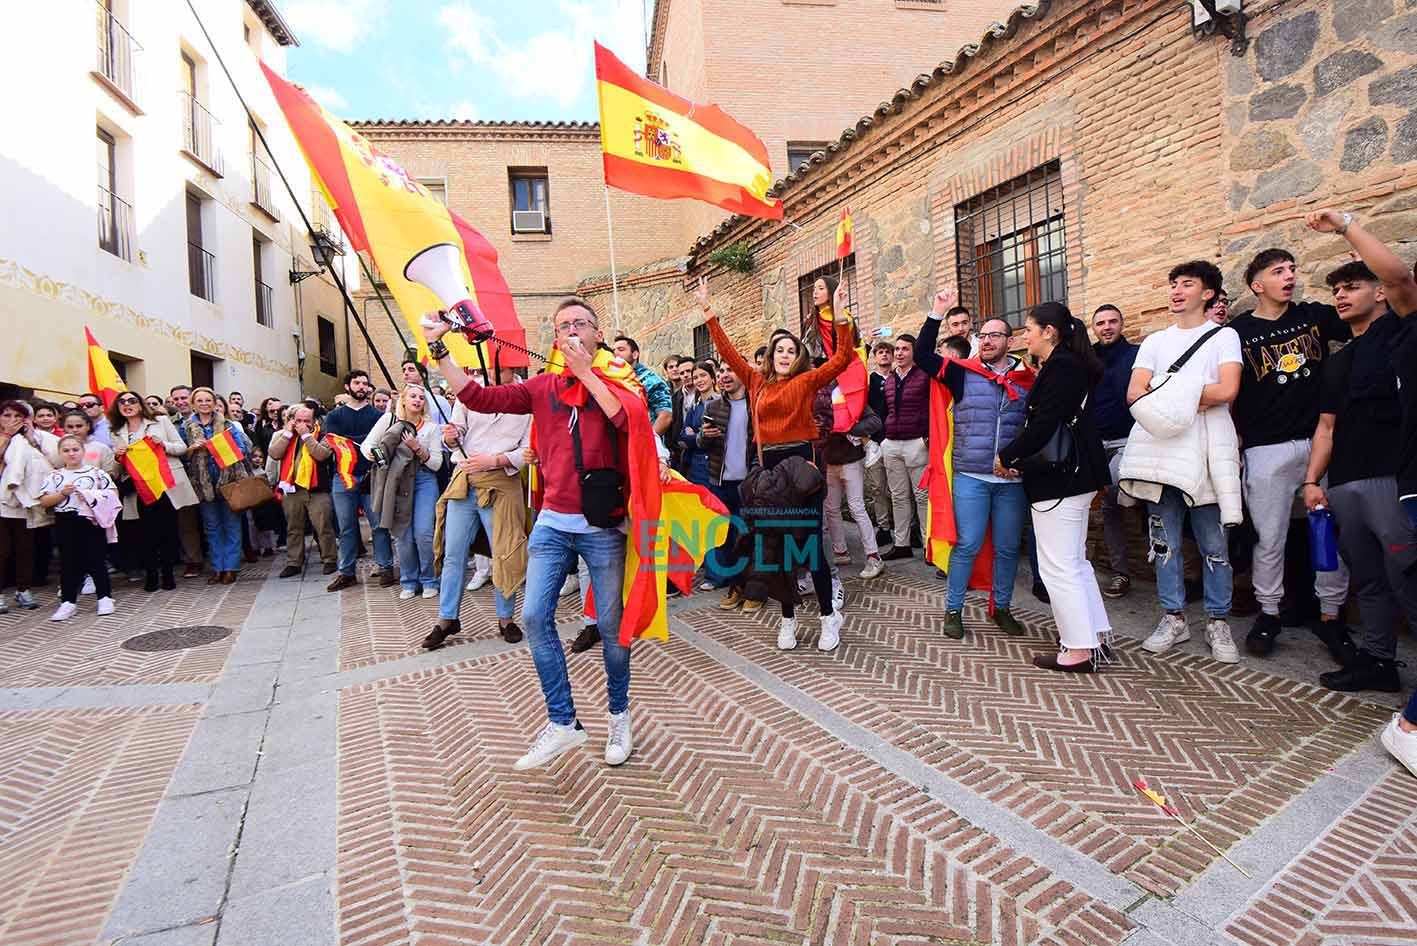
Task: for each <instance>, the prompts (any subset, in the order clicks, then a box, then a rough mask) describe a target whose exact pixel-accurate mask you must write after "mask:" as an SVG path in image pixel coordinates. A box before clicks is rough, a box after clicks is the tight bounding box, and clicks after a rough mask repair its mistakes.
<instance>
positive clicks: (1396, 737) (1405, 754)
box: [1378, 713, 1417, 775]
mask: <svg viewBox="0 0 1417 946" xmlns="http://www.w3.org/2000/svg"><path fill="white" fill-rule="evenodd" d="M1397 717H1398V714H1397V713H1393V714H1392V722H1390V723H1388V724H1387V725H1386V726H1384V727H1383V731H1382V732H1381V733H1380V734H1379V735H1378V739H1379V740H1380V741H1381V742H1382V744H1383V748H1384V749H1386V750H1387V751H1388V752H1391V753H1392V757H1393V758H1394V759H1396V760H1397V761H1399V762H1401V763H1402V764H1403V765H1405V766H1407V771H1409V772H1411V773H1412V774H1413V775H1417V732H1404V731H1403V730H1402V727H1401V726H1399V725H1398V724H1397Z"/></svg>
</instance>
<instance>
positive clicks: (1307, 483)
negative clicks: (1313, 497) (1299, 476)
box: [1299, 480, 1323, 489]
mask: <svg viewBox="0 0 1417 946" xmlns="http://www.w3.org/2000/svg"><path fill="white" fill-rule="evenodd" d="M1305 486H1317V487H1318V488H1319V489H1323V484H1321V483H1315V482H1314V481H1313V480H1309V481H1308V482H1305V483H1300V484H1299V488H1300V489H1303V488H1304V487H1305Z"/></svg>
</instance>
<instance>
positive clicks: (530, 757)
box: [512, 721, 590, 772]
mask: <svg viewBox="0 0 1417 946" xmlns="http://www.w3.org/2000/svg"><path fill="white" fill-rule="evenodd" d="M589 738H590V736H588V735H587V734H586V731H585V730H584V729H582V728H581V724H580V723H571V724H570V725H568V726H562V725H561V724H559V723H553V722H550V721H547V723H546V726H545V728H544V729H542V730H541V733H540V735H538V736H537V737H536V741H535V742H533V743H532V744H531V748H530V749H528V750H526V755H524V756H522V757H521V758H520V759H518V760H517V761H516V762H514V763H512V768H514V769H516V770H517V771H519V772H521V771H525V770H526V769H534V768H537V767H539V766H543V765H545V764H546V763H548V762H550V761H551V760H552V759H554V758H556V757H557V756H559V755H561V754H562V753H563V752H568V751H570V750H571V749H574V748H575V747H576V746H579V745H583V744H584V743H585V741H586V740H587V739H589Z"/></svg>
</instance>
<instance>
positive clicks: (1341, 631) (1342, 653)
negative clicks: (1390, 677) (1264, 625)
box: [1281, 619, 1358, 667]
mask: <svg viewBox="0 0 1417 946" xmlns="http://www.w3.org/2000/svg"><path fill="white" fill-rule="evenodd" d="M1281 620H1282V619H1281ZM1309 629H1310V630H1311V631H1313V632H1314V636H1315V637H1317V638H1318V639H1319V640H1321V641H1323V644H1324V646H1325V647H1327V648H1328V655H1329V656H1330V657H1332V658H1333V659H1334V662H1335V663H1337V664H1338V665H1339V666H1340V667H1351V666H1353V662H1354V661H1355V660H1356V659H1357V658H1358V645H1357V644H1355V643H1353V634H1352V632H1351V631H1349V629H1348V625H1347V624H1344V623H1343V621H1341V620H1338V621H1324V620H1318V621H1315V622H1314V623H1312V624H1310V625H1309Z"/></svg>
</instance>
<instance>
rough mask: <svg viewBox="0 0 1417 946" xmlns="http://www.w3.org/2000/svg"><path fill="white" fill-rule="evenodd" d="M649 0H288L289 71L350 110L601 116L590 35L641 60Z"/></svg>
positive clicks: (370, 114) (359, 115)
mask: <svg viewBox="0 0 1417 946" xmlns="http://www.w3.org/2000/svg"><path fill="white" fill-rule="evenodd" d="M652 6H653V3H652V0H285V2H283V3H281V5H280V10H281V12H282V13H283V14H284V15H285V18H286V20H287V21H288V22H289V23H290V26H291V29H293V30H294V31H295V35H296V36H297V37H298V38H299V40H300V46H299V47H295V48H292V49H290V50H288V68H287V72H288V76H289V78H291V79H292V80H294V81H296V82H299V83H301V84H302V85H304V86H305V88H306V90H307V91H309V92H310V94H311V95H312V96H313V97H314V98H315V99H317V100H318V101H319V102H320V103H321V104H322V105H324V106H325V107H326V108H327V109H329V110H330V111H331V112H332V113H334V114H335V115H338V116H339V117H341V118H347V119H374V118H428V119H434V118H456V119H482V120H538V121H569V120H577V121H595V120H596V118H597V116H596V101H595V75H594V66H593V62H592V46H591V43H592V40H599V41H600V42H601V43H602V44H603V45H605V46H608V47H609V48H610V49H611V50H613V51H614V52H615V54H616V55H617V56H619V57H620V58H621V59H623V60H625V62H626V63H628V64H629V65H630V66H632V67H633V68H635V69H637V70H641V71H642V70H643V68H644V58H645V53H644V47H645V20H646V18H647V17H648V16H649V11H650V8H651V7H652Z"/></svg>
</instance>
